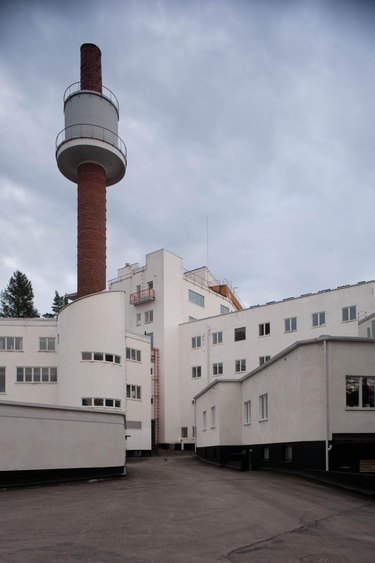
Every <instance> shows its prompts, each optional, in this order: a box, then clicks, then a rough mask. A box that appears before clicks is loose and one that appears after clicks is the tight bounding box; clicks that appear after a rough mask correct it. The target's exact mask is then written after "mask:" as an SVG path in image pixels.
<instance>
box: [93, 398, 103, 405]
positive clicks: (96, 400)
mask: <svg viewBox="0 0 375 563" xmlns="http://www.w3.org/2000/svg"><path fill="white" fill-rule="evenodd" d="M94 407H104V399H101V398H95V399H94Z"/></svg>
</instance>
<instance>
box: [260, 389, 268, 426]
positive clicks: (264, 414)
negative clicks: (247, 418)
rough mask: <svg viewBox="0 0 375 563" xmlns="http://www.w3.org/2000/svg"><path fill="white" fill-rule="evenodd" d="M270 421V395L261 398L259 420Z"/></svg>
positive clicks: (266, 394)
mask: <svg viewBox="0 0 375 563" xmlns="http://www.w3.org/2000/svg"><path fill="white" fill-rule="evenodd" d="M267 419H268V393H265V394H264V395H260V397H259V420H267Z"/></svg>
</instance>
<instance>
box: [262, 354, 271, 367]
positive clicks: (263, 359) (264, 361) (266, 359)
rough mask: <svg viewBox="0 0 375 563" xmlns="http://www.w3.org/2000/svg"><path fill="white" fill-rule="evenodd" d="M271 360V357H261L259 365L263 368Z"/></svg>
mask: <svg viewBox="0 0 375 563" xmlns="http://www.w3.org/2000/svg"><path fill="white" fill-rule="evenodd" d="M270 359H271V356H259V365H260V366H262V365H263V364H266V363H267V362H269V361H270Z"/></svg>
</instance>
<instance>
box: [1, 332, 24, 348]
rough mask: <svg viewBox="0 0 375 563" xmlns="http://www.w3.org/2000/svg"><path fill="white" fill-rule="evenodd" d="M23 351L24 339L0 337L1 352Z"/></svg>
mask: <svg viewBox="0 0 375 563" xmlns="http://www.w3.org/2000/svg"><path fill="white" fill-rule="evenodd" d="M20 350H22V338H21V337H20V336H0V351H2V352H19V351H20Z"/></svg>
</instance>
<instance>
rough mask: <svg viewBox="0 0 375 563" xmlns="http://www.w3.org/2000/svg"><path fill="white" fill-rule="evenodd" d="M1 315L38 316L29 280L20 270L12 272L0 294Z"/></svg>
mask: <svg viewBox="0 0 375 563" xmlns="http://www.w3.org/2000/svg"><path fill="white" fill-rule="evenodd" d="M0 316H1V317H23V318H25V317H28V318H30V317H39V313H38V311H37V310H36V309H35V307H34V292H33V286H32V285H31V281H30V280H28V278H27V276H26V275H25V274H23V273H22V272H20V271H18V270H17V272H14V273H13V276H12V277H11V278H10V280H9V284H8V286H7V287H6V288H5V289H4V291H2V292H1V294H0Z"/></svg>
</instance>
